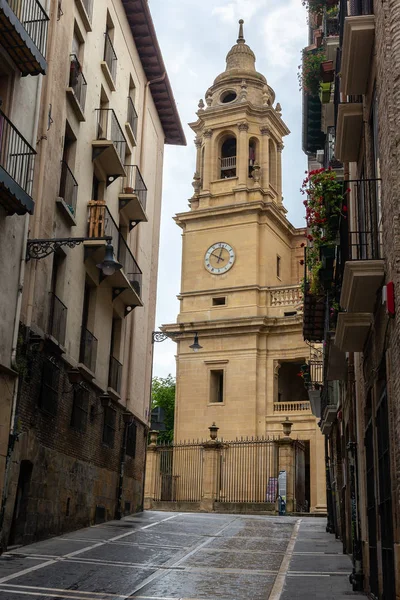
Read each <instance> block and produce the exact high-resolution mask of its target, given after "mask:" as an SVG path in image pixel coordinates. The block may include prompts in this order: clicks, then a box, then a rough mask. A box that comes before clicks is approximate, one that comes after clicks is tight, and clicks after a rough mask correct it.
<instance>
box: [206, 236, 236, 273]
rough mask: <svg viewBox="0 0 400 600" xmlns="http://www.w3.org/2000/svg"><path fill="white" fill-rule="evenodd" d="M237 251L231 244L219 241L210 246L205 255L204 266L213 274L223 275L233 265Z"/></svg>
mask: <svg viewBox="0 0 400 600" xmlns="http://www.w3.org/2000/svg"><path fill="white" fill-rule="evenodd" d="M235 258H236V255H235V251H234V249H233V248H232V246H231V245H230V244H226V243H225V242H217V243H216V244H213V245H212V246H210V247H209V249H208V250H207V252H206V254H205V256H204V266H205V268H206V269H207V271H209V272H210V273H212V274H213V275H222V273H226V272H227V271H229V269H231V268H232V267H233V264H234V262H235Z"/></svg>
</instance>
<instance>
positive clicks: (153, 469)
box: [144, 431, 160, 510]
mask: <svg viewBox="0 0 400 600" xmlns="http://www.w3.org/2000/svg"><path fill="white" fill-rule="evenodd" d="M150 440H151V441H150V444H149V445H148V447H147V456H146V475H145V480H144V508H145V510H149V509H151V508H152V507H153V502H154V500H155V499H156V484H157V475H158V473H159V471H160V454H159V452H158V448H157V432H156V431H151V432H150Z"/></svg>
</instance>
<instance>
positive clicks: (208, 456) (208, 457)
mask: <svg viewBox="0 0 400 600" xmlns="http://www.w3.org/2000/svg"><path fill="white" fill-rule="evenodd" d="M221 446H222V444H221V442H218V441H216V440H209V441H208V442H205V443H204V444H203V448H204V462H203V497H202V499H201V502H200V510H202V511H204V512H212V511H213V510H214V502H215V500H216V497H217V473H218V460H219V454H220V453H219V450H220V448H221Z"/></svg>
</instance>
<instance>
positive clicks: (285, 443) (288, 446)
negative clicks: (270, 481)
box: [277, 437, 296, 513]
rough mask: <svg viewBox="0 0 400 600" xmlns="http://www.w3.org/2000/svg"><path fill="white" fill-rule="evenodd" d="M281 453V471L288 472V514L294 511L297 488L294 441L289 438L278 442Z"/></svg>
mask: <svg viewBox="0 0 400 600" xmlns="http://www.w3.org/2000/svg"><path fill="white" fill-rule="evenodd" d="M277 444H278V452H279V463H278V464H279V471H285V472H286V512H287V513H291V512H293V511H294V508H295V506H294V487H295V481H294V480H295V476H296V468H295V447H294V440H292V439H291V438H289V437H286V438H282V439H280V440H278V441H277Z"/></svg>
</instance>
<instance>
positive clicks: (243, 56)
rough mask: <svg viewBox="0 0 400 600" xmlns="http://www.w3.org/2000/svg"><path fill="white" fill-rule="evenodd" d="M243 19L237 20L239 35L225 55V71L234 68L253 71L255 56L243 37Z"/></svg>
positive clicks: (254, 68)
mask: <svg viewBox="0 0 400 600" xmlns="http://www.w3.org/2000/svg"><path fill="white" fill-rule="evenodd" d="M243 23H244V21H243V19H240V21H239V37H238V39H237V40H236V44H235V45H234V46H232V48H231V49H230V50H229V52H228V54H227V56H226V69H225V71H232V70H234V69H240V70H241V71H253V72H255V70H256V67H255V62H256V57H255V54H254V52H253V50H252V49H251V48H250V46H248V45H247V44H246V43H245V42H246V40H245V39H244V34H243Z"/></svg>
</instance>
